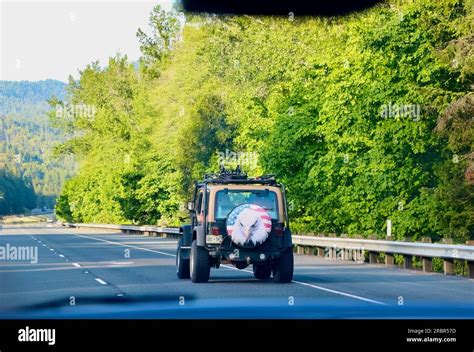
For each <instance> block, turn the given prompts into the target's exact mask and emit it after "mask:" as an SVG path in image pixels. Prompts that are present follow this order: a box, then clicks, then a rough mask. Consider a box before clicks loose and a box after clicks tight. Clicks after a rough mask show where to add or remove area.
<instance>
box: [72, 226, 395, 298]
mask: <svg viewBox="0 0 474 352" xmlns="http://www.w3.org/2000/svg"><path fill="white" fill-rule="evenodd" d="M67 233H68V234H70V235H74V236H79V237H84V238H92V239H95V240H97V241H102V242H107V243H111V244H115V245H117V246H122V247H130V248H136V249H140V250H143V251H147V252H153V253H159V254H163V255H167V256H169V257H174V258H176V255H174V254H170V253H164V252H160V251H154V250H152V249H148V248H142V247H137V246H130V245H124V244H121V243H117V242H113V241H107V240H103V239H101V238H96V237H93V236H83V235H76V234H74V233H71V232H67ZM222 266H223V267H225V268H228V269H232V270H238V271H245V272H247V273H251V274H253V271H250V270H245V269H244V270H240V269H237V268H235V267H233V266H229V265H222ZM292 282H293V283H295V284H298V285H303V286H306V287H311V288H314V289H316V290H321V291H325V292H330V293H334V294H337V295H340V296H344V297H349V298H353V299H357V300H359V301H364V302H369V303H374V304H379V305H384V306H385V305H387V304H386V303H383V302H379V301H375V300H372V299H369V298H365V297H361V296H356V295H352V294H350V293H345V292H342V291H336V290H331V289H329V288H325V287H321V286H316V285H312V284H308V283H306V282H302V281H295V280H293V281H292Z"/></svg>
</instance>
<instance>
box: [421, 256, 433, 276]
mask: <svg viewBox="0 0 474 352" xmlns="http://www.w3.org/2000/svg"><path fill="white" fill-rule="evenodd" d="M422 264H423V271H424V272H427V273H430V272H432V271H433V259H432V258H428V257H423V259H422Z"/></svg>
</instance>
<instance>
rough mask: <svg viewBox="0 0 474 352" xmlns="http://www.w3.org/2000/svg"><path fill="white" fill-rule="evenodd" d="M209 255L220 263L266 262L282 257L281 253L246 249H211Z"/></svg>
mask: <svg viewBox="0 0 474 352" xmlns="http://www.w3.org/2000/svg"><path fill="white" fill-rule="evenodd" d="M209 255H210V256H211V257H214V258H216V259H218V260H219V261H221V260H224V261H232V262H246V263H248V264H250V263H256V262H266V261H269V260H273V259H278V258H279V257H280V252H279V251H272V252H268V251H246V250H245V249H231V250H225V249H211V250H210V251H209Z"/></svg>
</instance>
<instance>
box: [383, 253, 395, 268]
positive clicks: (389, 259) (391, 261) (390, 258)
mask: <svg viewBox="0 0 474 352" xmlns="http://www.w3.org/2000/svg"><path fill="white" fill-rule="evenodd" d="M385 265H387V266H394V265H395V256H394V255H393V253H385Z"/></svg>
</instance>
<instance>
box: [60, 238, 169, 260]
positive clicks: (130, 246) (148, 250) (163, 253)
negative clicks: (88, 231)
mask: <svg viewBox="0 0 474 352" xmlns="http://www.w3.org/2000/svg"><path fill="white" fill-rule="evenodd" d="M66 233H67V234H70V235H73V236H78V237H84V238H88V239H94V240H96V241H101V242H105V243H111V244H114V245H116V246H121V247H127V248H135V249H139V250H142V251H145V252H153V253H158V254H162V255H166V256H168V257H173V258H175V257H176V256H175V255H174V254H170V253H165V252H161V251H155V250H153V249H148V248H143V247H137V246H132V245H129V244H128V245H126V244H122V243H117V242H114V241H107V240H103V239H101V238H97V237H93V236H83V235H76V234H75V233H71V232H66Z"/></svg>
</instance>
